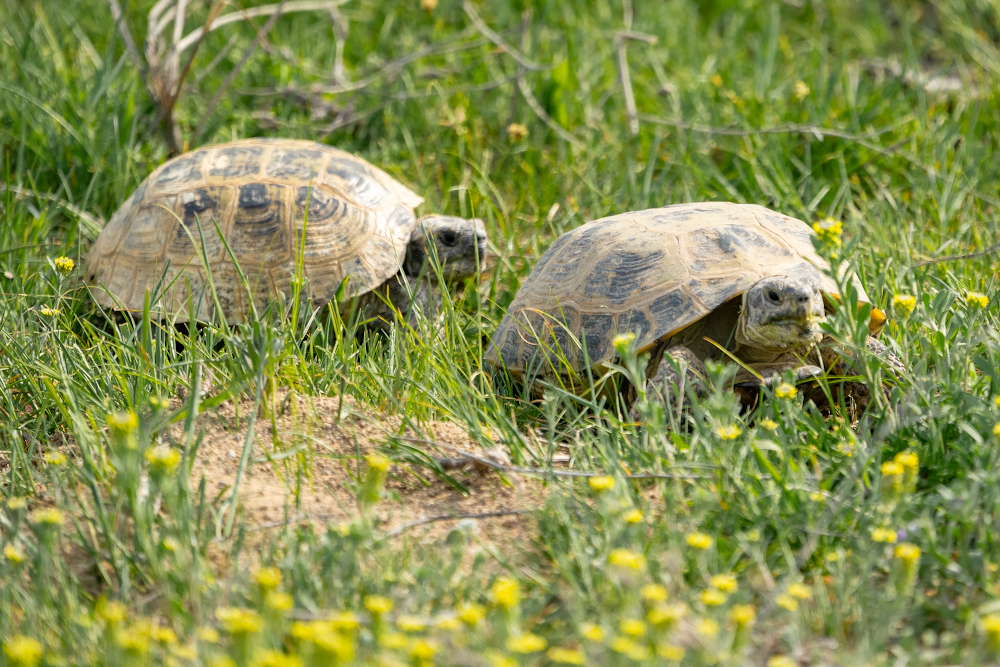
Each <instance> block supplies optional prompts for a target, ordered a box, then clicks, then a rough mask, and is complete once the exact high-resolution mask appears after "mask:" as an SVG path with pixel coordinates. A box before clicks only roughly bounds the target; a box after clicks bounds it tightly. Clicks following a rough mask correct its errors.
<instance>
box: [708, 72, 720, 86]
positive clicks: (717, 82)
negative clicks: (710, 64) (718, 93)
mask: <svg viewBox="0 0 1000 667" xmlns="http://www.w3.org/2000/svg"><path fill="white" fill-rule="evenodd" d="M709 81H711V82H712V85H713V86H715V87H716V88H719V87H721V86H722V77H721V76H719V75H718V74H713V75H712V78H711V79H709Z"/></svg>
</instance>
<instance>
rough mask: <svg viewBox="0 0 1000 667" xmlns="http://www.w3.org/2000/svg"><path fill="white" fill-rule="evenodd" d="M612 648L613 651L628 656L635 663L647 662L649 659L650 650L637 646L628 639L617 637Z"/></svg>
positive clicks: (612, 643) (612, 641)
mask: <svg viewBox="0 0 1000 667" xmlns="http://www.w3.org/2000/svg"><path fill="white" fill-rule="evenodd" d="M610 646H611V650H612V651H614V652H616V653H621V654H623V655H627V656H628V657H629V658H631V659H632V660H635V661H641V660H645V659H646V658H647V657H649V649H647V648H646V647H644V646H640V645H639V644H636V643H635V642H634V641H632V640H631V639H629V638H628V637H615V638H614V639H612V640H611V644H610Z"/></svg>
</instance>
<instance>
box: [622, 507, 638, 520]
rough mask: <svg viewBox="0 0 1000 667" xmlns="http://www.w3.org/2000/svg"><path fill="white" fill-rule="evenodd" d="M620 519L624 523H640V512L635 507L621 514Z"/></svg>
mask: <svg viewBox="0 0 1000 667" xmlns="http://www.w3.org/2000/svg"><path fill="white" fill-rule="evenodd" d="M622 519H623V520H624V521H625V523H640V522H641V521H642V512H641V511H639V510H637V509H630V510H629V511H627V512H625V514H622Z"/></svg>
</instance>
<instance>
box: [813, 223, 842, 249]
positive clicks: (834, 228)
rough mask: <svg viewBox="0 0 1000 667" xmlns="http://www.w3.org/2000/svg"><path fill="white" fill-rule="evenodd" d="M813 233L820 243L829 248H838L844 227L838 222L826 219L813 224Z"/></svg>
mask: <svg viewBox="0 0 1000 667" xmlns="http://www.w3.org/2000/svg"><path fill="white" fill-rule="evenodd" d="M812 228H813V231H814V232H816V236H818V237H819V240H820V241H821V242H822V243H825V244H827V245H831V246H839V245H840V243H841V238H840V237H841V236H842V235H843V233H844V225H843V223H842V222H840V221H839V220H834V219H833V218H827V219H826V220H823V221H821V222H816V223H813V226H812Z"/></svg>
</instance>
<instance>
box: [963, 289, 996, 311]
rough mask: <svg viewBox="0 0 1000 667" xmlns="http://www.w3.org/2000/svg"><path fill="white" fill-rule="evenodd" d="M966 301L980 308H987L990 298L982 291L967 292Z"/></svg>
mask: <svg viewBox="0 0 1000 667" xmlns="http://www.w3.org/2000/svg"><path fill="white" fill-rule="evenodd" d="M965 303H967V304H968V305H970V306H976V307H978V308H985V307H986V306H988V305H989V304H990V298H989V297H988V296H986V295H985V294H983V293H982V292H966V293H965Z"/></svg>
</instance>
